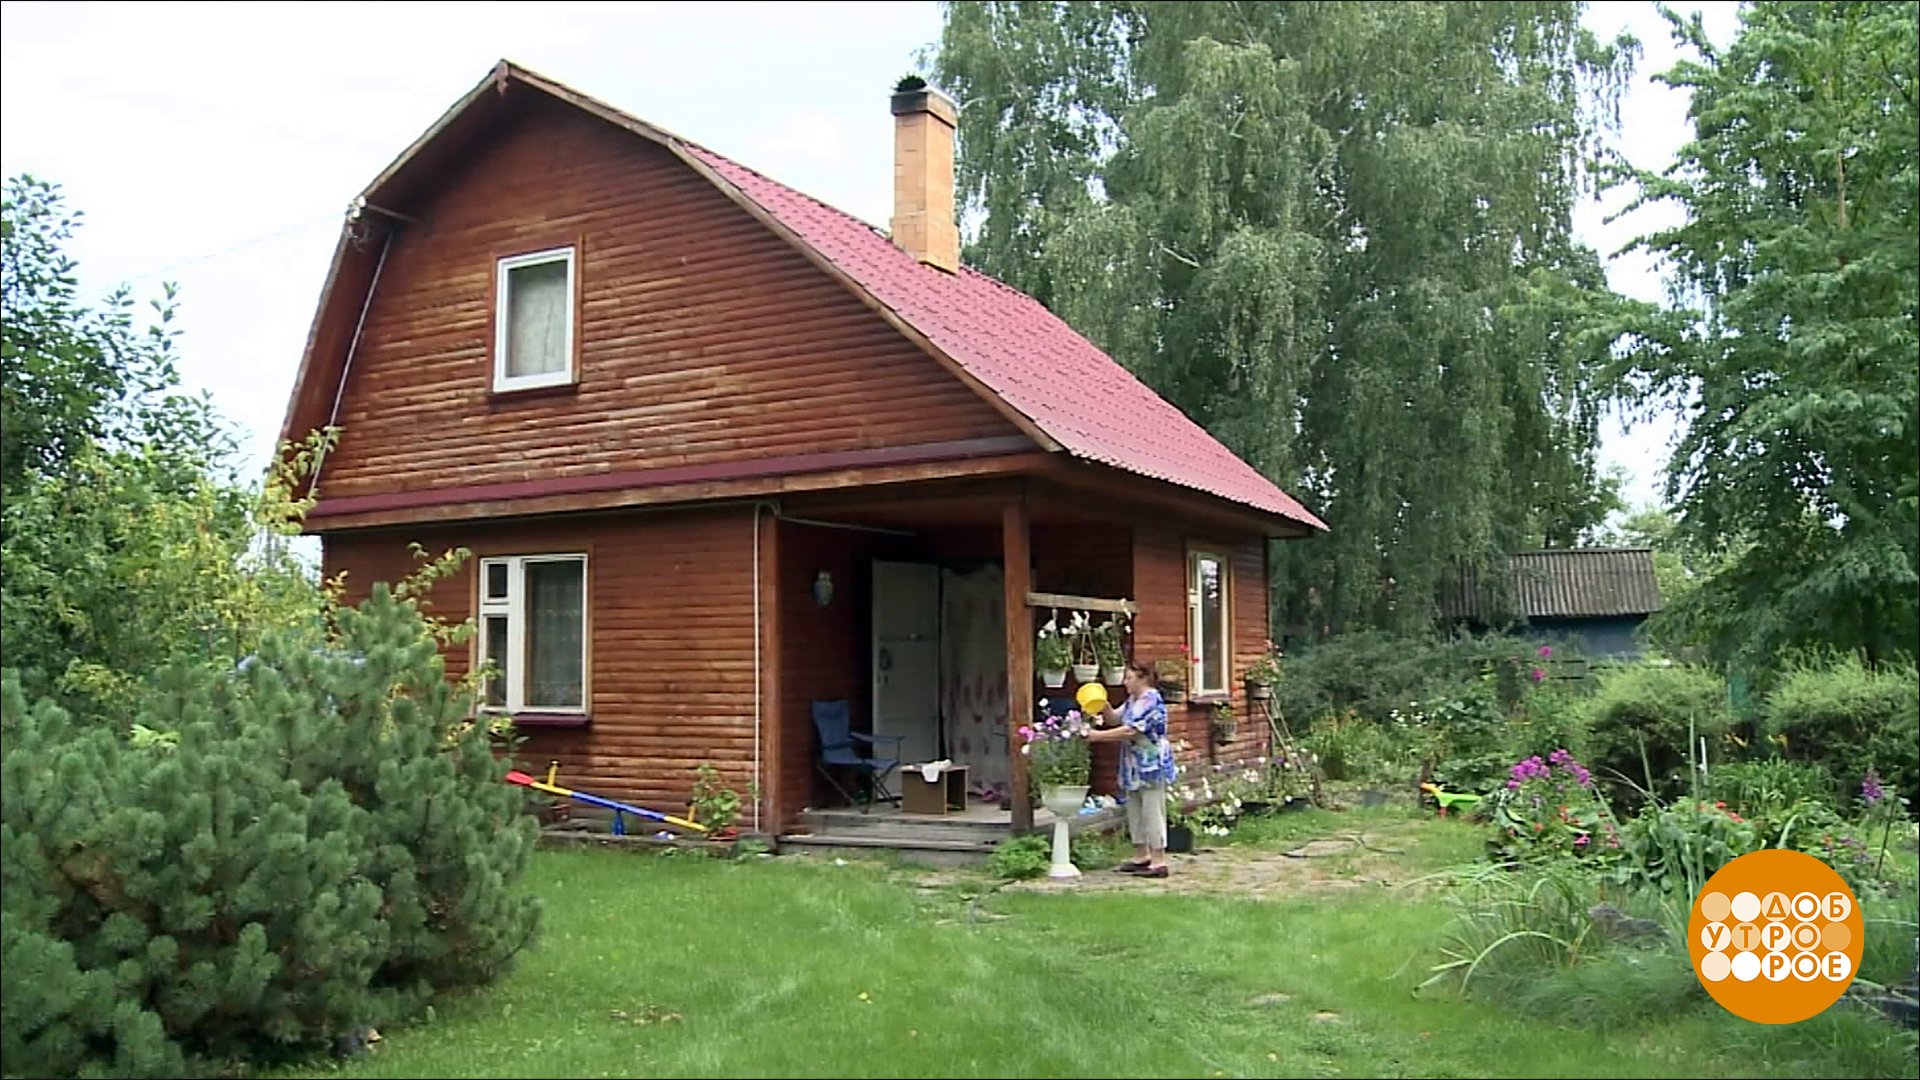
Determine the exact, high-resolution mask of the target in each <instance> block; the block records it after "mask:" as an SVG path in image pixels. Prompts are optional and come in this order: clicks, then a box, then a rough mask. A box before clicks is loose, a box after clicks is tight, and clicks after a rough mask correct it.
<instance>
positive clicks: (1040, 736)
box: [1020, 709, 1093, 814]
mask: <svg viewBox="0 0 1920 1080" xmlns="http://www.w3.org/2000/svg"><path fill="white" fill-rule="evenodd" d="M1086 735H1087V720H1086V717H1084V716H1082V715H1081V714H1080V711H1079V710H1078V709H1073V710H1069V711H1068V712H1067V714H1066V715H1065V716H1053V715H1050V714H1049V715H1043V716H1041V717H1039V718H1037V719H1036V720H1034V722H1033V723H1031V724H1025V725H1022V726H1021V728H1020V753H1021V756H1023V757H1025V758H1026V759H1027V775H1028V776H1029V777H1031V778H1032V779H1033V782H1034V786H1035V787H1037V788H1038V789H1039V791H1040V793H1041V799H1042V801H1043V802H1044V803H1046V805H1047V806H1048V808H1049V809H1052V807H1053V804H1054V802H1055V801H1058V802H1059V803H1060V804H1061V805H1062V806H1067V807H1068V809H1067V813H1068V814H1075V813H1079V811H1080V805H1081V804H1082V803H1084V802H1086V800H1087V789H1088V786H1089V784H1088V776H1089V774H1090V772H1091V770H1092V767H1093V765H1092V762H1093V759H1092V754H1091V753H1090V751H1089V748H1088V744H1087V739H1086ZM1049 792H1052V793H1054V794H1053V795H1049V794H1048V793H1049ZM1074 792H1078V793H1079V794H1078V795H1077V796H1075V795H1074V794H1073V793H1074ZM1056 796H1057V800H1056ZM1069 803H1071V805H1070V806H1068V804H1069ZM1056 812H1057V811H1056Z"/></svg>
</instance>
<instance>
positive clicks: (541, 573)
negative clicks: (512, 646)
mask: <svg viewBox="0 0 1920 1080" xmlns="http://www.w3.org/2000/svg"><path fill="white" fill-rule="evenodd" d="M526 566H527V581H526V587H527V603H526V607H527V646H526V647H527V700H526V705H527V706H528V707H529V708H541V707H545V708H555V707H559V706H566V707H577V706H578V705H579V704H580V703H581V700H582V698H583V696H584V695H583V694H582V693H581V691H582V689H583V685H582V684H583V683H584V681H585V680H584V679H583V678H582V676H583V675H584V674H585V672H584V671H583V669H582V654H583V651H584V650H583V646H584V644H585V642H584V640H583V639H582V637H581V633H582V622H583V619H582V616H583V614H584V612H583V611H582V606H583V604H584V603H585V600H586V597H585V589H584V588H583V584H584V583H583V582H582V580H581V576H582V573H583V567H582V564H581V563H579V562H578V561H575V560H567V561H565V562H530V563H527V564H526Z"/></svg>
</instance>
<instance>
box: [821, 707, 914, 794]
mask: <svg viewBox="0 0 1920 1080" xmlns="http://www.w3.org/2000/svg"><path fill="white" fill-rule="evenodd" d="M813 726H814V729H815V730H816V731H818V732H819V733H820V757H819V759H818V760H817V761H815V762H814V767H815V768H816V769H818V770H819V771H820V775H821V776H824V777H826V778H827V783H829V784H831V785H833V790H835V791H837V792H839V793H840V797H841V798H843V799H845V800H847V804H848V805H849V806H851V805H853V804H854V803H856V802H858V801H859V800H857V799H855V798H854V797H853V796H852V795H849V794H847V789H846V788H843V787H841V786H840V782H839V781H838V780H836V779H835V778H834V770H835V769H847V770H851V771H852V772H853V773H854V774H855V775H856V776H858V777H860V778H862V779H864V780H865V781H866V783H867V801H866V803H864V804H862V805H861V807H860V812H861V813H863V814H864V813H866V812H867V811H868V810H869V809H871V808H872V806H873V804H874V803H876V802H890V803H898V802H899V801H900V796H898V795H895V794H894V793H893V792H892V791H891V790H889V789H888V788H887V776H888V774H890V773H892V772H893V770H895V769H897V768H899V767H900V744H901V742H903V741H904V740H905V739H906V736H905V735H867V734H863V733H861V732H858V731H855V730H853V724H852V721H851V720H850V719H849V717H848V713H847V703H846V702H845V701H816V702H814V703H813ZM856 740H858V741H859V742H861V743H864V744H866V749H867V752H866V753H864V754H863V753H861V752H860V751H861V748H860V747H858V746H855V745H854V743H855V741H856ZM877 743H891V744H892V747H891V749H890V752H891V753H892V755H893V756H892V757H881V756H879V755H878V754H876V753H875V750H874V747H875V744H877Z"/></svg>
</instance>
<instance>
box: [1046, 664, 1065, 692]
mask: <svg viewBox="0 0 1920 1080" xmlns="http://www.w3.org/2000/svg"><path fill="white" fill-rule="evenodd" d="M1040 681H1041V682H1043V683H1045V684H1047V686H1048V687H1049V688H1051V689H1058V688H1060V687H1062V686H1065V685H1067V672H1066V669H1065V668H1062V669H1060V670H1058V671H1042V672H1041V673H1040Z"/></svg>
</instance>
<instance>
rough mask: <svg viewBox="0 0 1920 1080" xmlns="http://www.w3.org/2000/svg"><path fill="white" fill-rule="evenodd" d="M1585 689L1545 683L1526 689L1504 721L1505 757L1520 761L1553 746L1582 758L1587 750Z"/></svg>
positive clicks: (1543, 754)
mask: <svg viewBox="0 0 1920 1080" xmlns="http://www.w3.org/2000/svg"><path fill="white" fill-rule="evenodd" d="M1588 696H1589V694H1588V693H1587V692H1585V691H1579V690H1572V689H1568V688H1566V687H1565V686H1561V685H1556V684H1553V683H1546V684H1542V685H1540V686H1537V687H1535V688H1534V689H1532V690H1530V691H1528V692H1527V695H1526V697H1525V699H1524V700H1523V702H1522V703H1521V707H1520V709H1519V711H1518V714H1517V715H1515V716H1514V717H1513V719H1512V721H1511V722H1510V723H1508V725H1507V731H1506V747H1505V749H1506V757H1507V760H1509V761H1524V760H1526V759H1527V758H1530V757H1533V756H1535V755H1539V756H1541V757H1545V756H1547V755H1548V754H1551V753H1553V752H1554V751H1555V750H1565V751H1566V752H1568V753H1570V754H1572V755H1573V756H1574V757H1577V758H1580V759H1582V760H1586V759H1587V758H1588V757H1589V755H1590V752H1591V747H1590V743H1591V739H1590V737H1589V735H1588V732H1587V710H1586V700H1587V697H1588Z"/></svg>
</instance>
